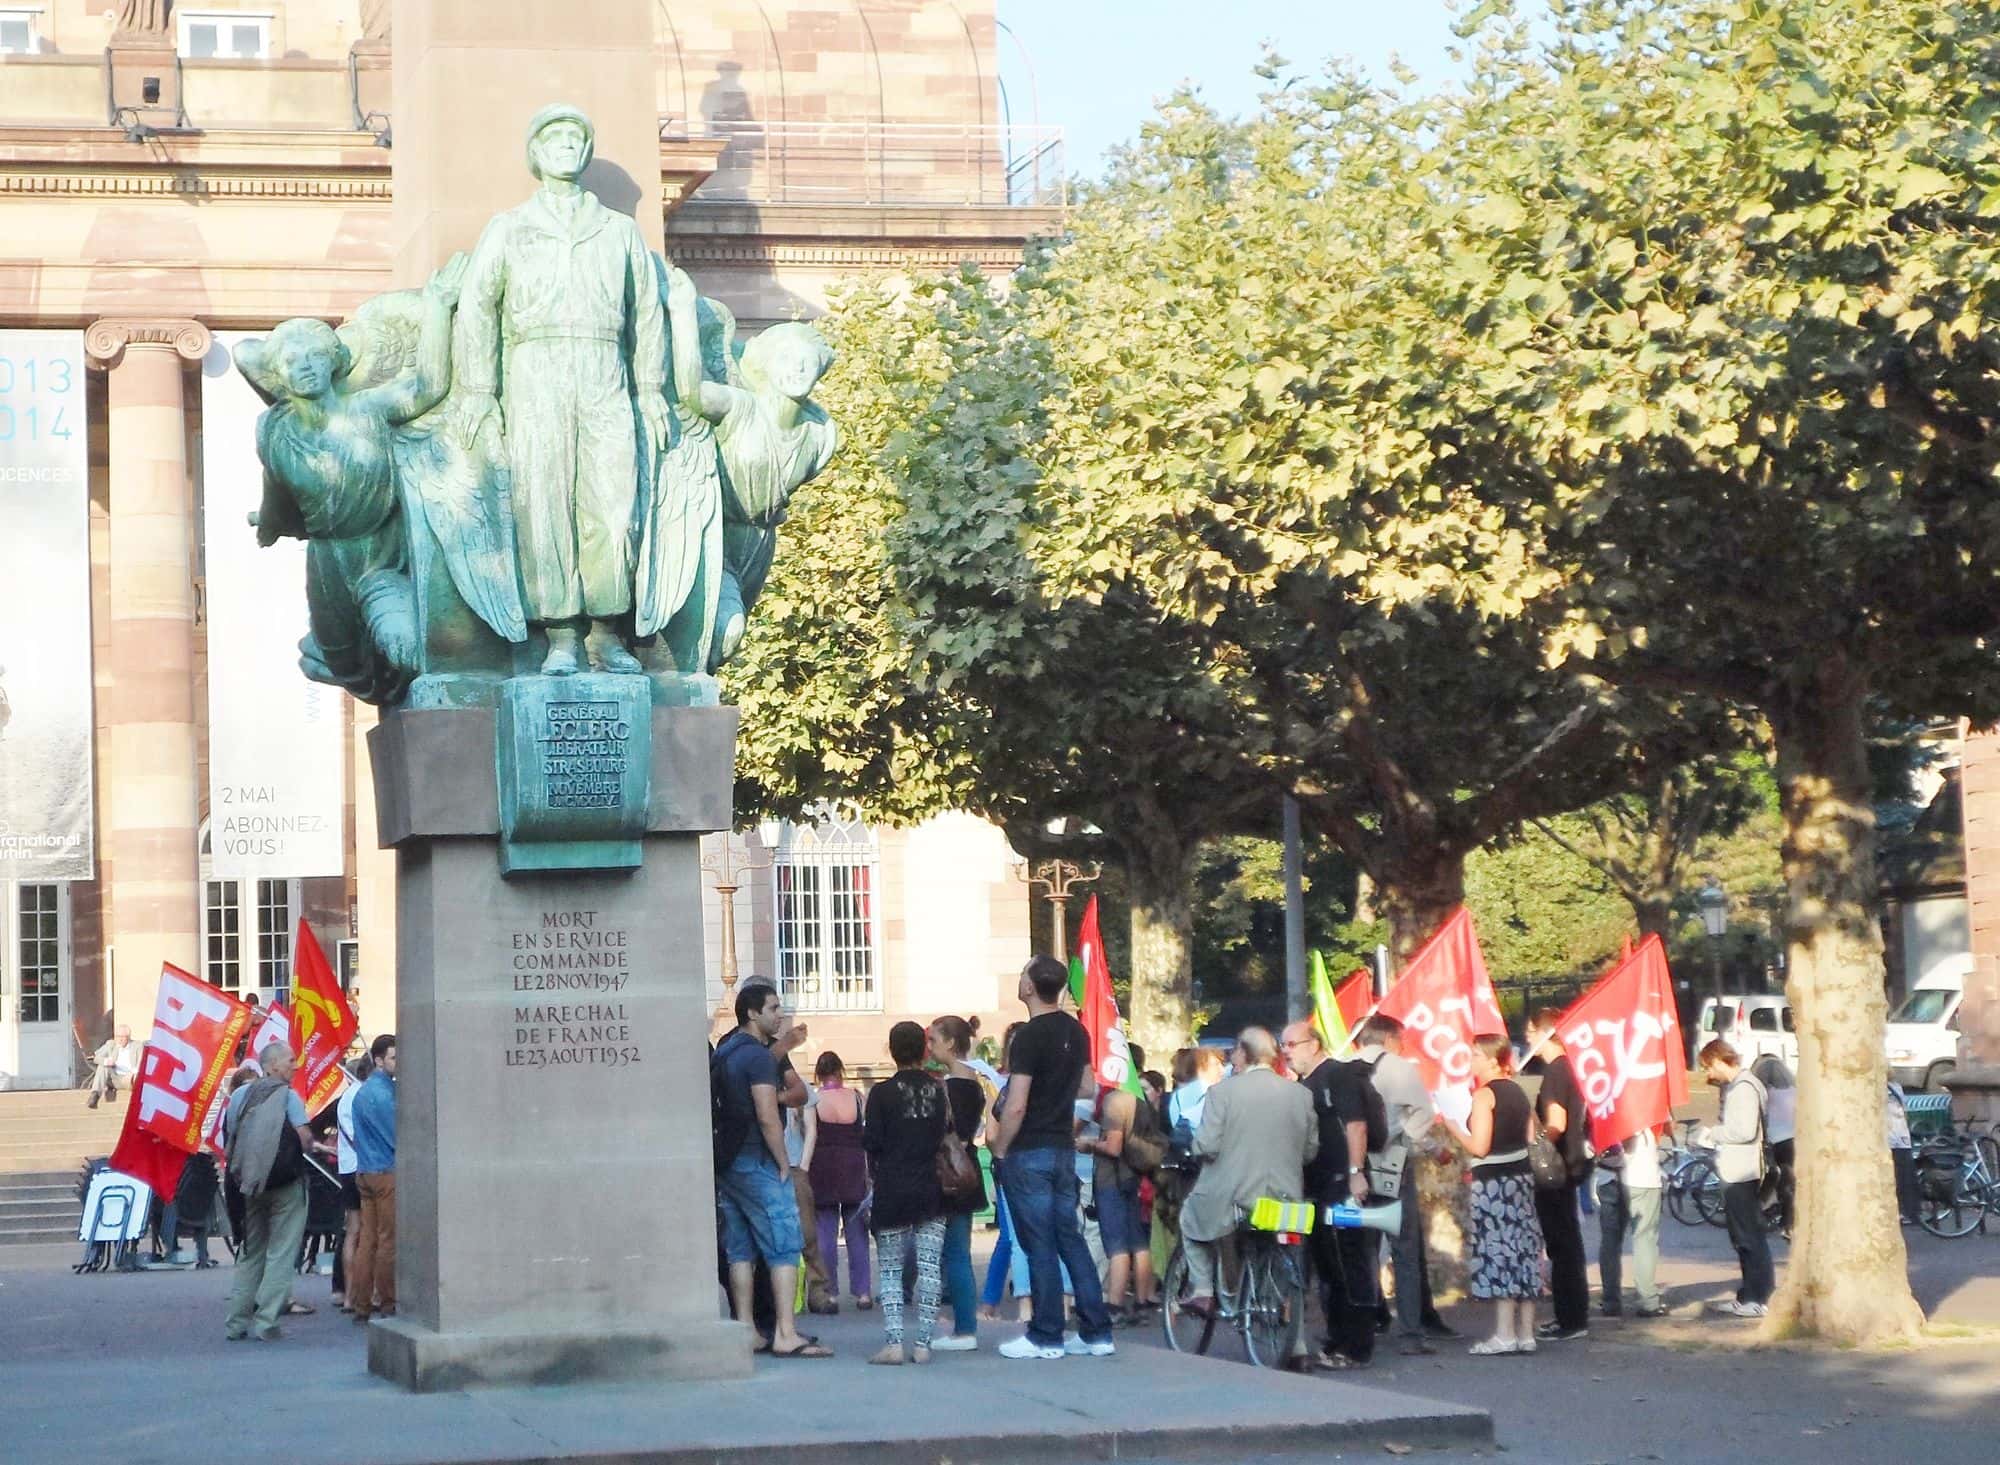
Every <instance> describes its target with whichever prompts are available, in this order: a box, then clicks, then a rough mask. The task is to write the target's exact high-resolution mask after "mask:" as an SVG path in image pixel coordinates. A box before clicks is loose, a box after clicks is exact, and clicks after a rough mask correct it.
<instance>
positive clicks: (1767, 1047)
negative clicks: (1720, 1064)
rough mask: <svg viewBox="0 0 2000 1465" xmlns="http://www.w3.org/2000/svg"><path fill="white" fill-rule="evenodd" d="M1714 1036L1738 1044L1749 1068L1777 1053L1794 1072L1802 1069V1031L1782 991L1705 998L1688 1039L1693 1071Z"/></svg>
mask: <svg viewBox="0 0 2000 1465" xmlns="http://www.w3.org/2000/svg"><path fill="white" fill-rule="evenodd" d="M1712 1038H1721V1039H1723V1040H1724V1041H1725V1042H1727V1043H1728V1044H1729V1046H1730V1047H1732V1048H1734V1049H1735V1050H1736V1051H1737V1053H1738V1054H1739V1055H1740V1056H1741V1057H1742V1059H1743V1065H1744V1067H1746V1068H1747V1067H1749V1066H1750V1065H1751V1064H1752V1063H1755V1062H1756V1061H1757V1060H1758V1059H1759V1058H1762V1057H1763V1056H1764V1055H1765V1054H1766V1053H1773V1054H1776V1055H1777V1056H1778V1057H1779V1058H1781V1059H1783V1060H1784V1063H1785V1066H1786V1067H1787V1068H1789V1069H1791V1070H1792V1072H1794V1073H1797V1072H1798V1070H1799V1035H1798V1032H1797V1030H1796V1029H1795V1028H1794V1027H1793V1024H1792V1004H1791V1003H1789V1002H1787V1001H1786V1000H1785V999H1784V997H1783V996H1782V995H1780V994H1778V993H1775V992H1756V993H1744V994H1742V995H1740V996H1736V997H1722V998H1719V999H1718V998H1715V997H1710V998H1707V999H1705V1000H1704V1001H1703V1002H1702V1004H1701V1014H1700V1016H1699V1017H1698V1018H1696V1020H1695V1025H1694V1034H1693V1036H1692V1037H1691V1038H1689V1040H1688V1071H1689V1072H1694V1071H1695V1070H1697V1069H1699V1068H1700V1067H1701V1058H1700V1053H1701V1050H1702V1049H1703V1048H1706V1047H1707V1046H1708V1044H1709V1040H1710V1039H1712Z"/></svg>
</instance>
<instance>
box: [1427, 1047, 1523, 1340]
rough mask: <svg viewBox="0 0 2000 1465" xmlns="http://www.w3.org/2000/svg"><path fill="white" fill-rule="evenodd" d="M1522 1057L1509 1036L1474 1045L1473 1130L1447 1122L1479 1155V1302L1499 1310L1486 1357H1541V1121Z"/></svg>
mask: <svg viewBox="0 0 2000 1465" xmlns="http://www.w3.org/2000/svg"><path fill="white" fill-rule="evenodd" d="M1513 1073H1514V1050H1513V1048H1512V1046H1511V1045H1510V1044H1509V1043H1508V1042H1507V1039H1506V1037H1505V1035H1504V1034H1498V1033H1485V1034H1481V1035H1480V1036H1479V1037H1476V1038H1474V1039H1473V1040H1472V1074H1473V1077H1474V1078H1476V1079H1478V1080H1479V1085H1480V1086H1479V1091H1478V1092H1477V1093H1476V1094H1474V1095H1473V1096H1472V1113H1471V1115H1470V1116H1469V1117H1468V1118H1467V1120H1466V1123H1465V1127H1464V1128H1460V1127H1459V1126H1458V1125H1457V1124H1456V1123H1454V1122H1453V1121H1452V1120H1451V1119H1450V1118H1448V1117H1446V1116H1444V1115H1440V1116H1439V1117H1440V1118H1442V1119H1444V1122H1445V1124H1446V1125H1447V1126H1448V1127H1449V1128H1450V1129H1451V1131H1452V1133H1453V1134H1454V1135H1456V1136H1457V1138H1458V1142H1459V1143H1460V1144H1461V1145H1463V1146H1465V1150H1466V1153H1467V1154H1469V1155H1470V1156H1472V1284H1471V1288H1472V1295H1473V1296H1474V1297H1478V1298H1484V1299H1488V1300H1490V1301H1491V1302H1492V1303H1493V1311H1494V1326H1493V1336H1492V1337H1490V1338H1488V1339H1486V1340H1485V1341H1484V1342H1480V1343H1475V1344H1473V1345H1472V1351H1473V1352H1474V1353H1476V1354H1479V1355H1480V1356H1482V1357H1491V1356H1493V1355H1495V1354H1505V1353H1533V1352H1534V1351H1535V1299H1536V1298H1537V1297H1539V1296H1540V1295H1541V1290H1542V1228H1541V1223H1540V1222H1539V1221H1538V1220H1536V1216H1535V1176H1534V1172H1533V1170H1532V1169H1530V1168H1529V1165H1528V1133H1529V1126H1530V1125H1531V1124H1532V1123H1533V1115H1532V1111H1531V1108H1530V1106H1529V1103H1528V1096H1527V1095H1526V1094H1525V1093H1523V1092H1522V1091H1521V1086H1520V1085H1519V1084H1517V1083H1515V1082H1514V1079H1513Z"/></svg>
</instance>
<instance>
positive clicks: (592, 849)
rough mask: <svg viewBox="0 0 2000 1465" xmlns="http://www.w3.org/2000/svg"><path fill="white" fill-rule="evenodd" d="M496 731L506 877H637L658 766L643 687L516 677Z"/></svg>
mask: <svg viewBox="0 0 2000 1465" xmlns="http://www.w3.org/2000/svg"><path fill="white" fill-rule="evenodd" d="M494 731H495V743H496V746H495V748H494V759H495V766H496V768H497V769H498V771H499V780H500V870H501V873H503V874H514V873H515V872H517V871H523V870H618V869H635V868H637V866H638V865H639V862H640V853H641V850H642V847H643V846H642V844H641V841H642V839H643V838H644V836H645V833H646V812H647V807H648V804H649V802H650V800H651V796H652V765H653V741H652V735H653V699H652V696H651V694H650V692H649V690H648V688H647V686H646V681H645V679H644V678H643V677H637V676H631V675H621V674H613V673H604V672H585V673H582V674H580V675H573V676H560V677H553V676H528V677H514V678H512V679H511V680H509V681H508V682H507V683H506V686H505V687H504V689H503V690H502V692H501V695H500V707H499V714H498V716H497V717H496V718H495V719H494Z"/></svg>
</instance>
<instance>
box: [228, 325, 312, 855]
mask: <svg viewBox="0 0 2000 1465" xmlns="http://www.w3.org/2000/svg"><path fill="white" fill-rule="evenodd" d="M242 339H243V335H242V333H240V332H232V331H218V332H216V334H215V345H214V346H213V347H212V348H211V349H210V351H209V353H208V357H207V359H206V360H204V361H203V362H202V364H201V472H202V503H203V509H202V545H203V552H204V559H205V563H206V569H207V584H208V595H207V608H208V799H209V802H208V832H209V852H210V854H211V856H212V858H213V860H214V874H215V878H216V879H219V880H281V879H306V878H310V877H312V876H316V875H338V874H341V873H342V868H343V859H342V841H341V811H342V805H343V803H344V800H345V797H346V782H345V769H344V758H343V751H344V750H343V739H342V735H341V724H342V718H343V716H344V712H343V708H342V705H341V702H342V697H343V695H344V694H343V693H341V692H340V691H338V690H336V689H335V688H333V687H327V686H322V685H321V684H320V683H318V682H309V681H307V680H306V678H305V673H303V672H301V671H300V670H299V641H300V640H301V639H302V638H303V637H304V636H305V634H306V546H305V541H303V540H299V539H280V540H279V541H278V542H277V543H276V544H273V545H272V546H270V547H269V548H268V549H264V548H259V547H258V544H257V531H256V530H255V529H254V528H252V527H251V525H250V515H251V514H252V513H254V512H255V511H256V509H257V507H258V505H259V504H260V503H261V502H262V500H263V496H264V468H263V465H262V464H261V463H259V462H258V461H257V417H258V414H259V413H261V412H262V411H263V410H264V403H263V402H262V400H260V399H259V397H258V396H257V393H256V392H255V391H253V390H252V389H251V387H250V384H249V383H248V382H247V381H245V380H244V379H243V378H242V376H241V375H239V374H238V373H237V370H236V368H235V367H234V366H233V365H232V364H231V363H230V359H229V357H230V352H231V351H232V350H234V349H235V346H236V344H237V342H239V341H241V340H242Z"/></svg>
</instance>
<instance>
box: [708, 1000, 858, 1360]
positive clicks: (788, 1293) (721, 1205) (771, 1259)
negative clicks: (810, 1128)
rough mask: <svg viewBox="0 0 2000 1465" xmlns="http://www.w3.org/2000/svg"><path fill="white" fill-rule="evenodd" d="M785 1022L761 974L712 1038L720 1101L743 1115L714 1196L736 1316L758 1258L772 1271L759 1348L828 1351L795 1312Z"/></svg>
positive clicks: (800, 1233) (797, 1237) (820, 1354)
mask: <svg viewBox="0 0 2000 1465" xmlns="http://www.w3.org/2000/svg"><path fill="white" fill-rule="evenodd" d="M784 1027H785V1013H784V1007H783V1004H781V1003H780V1002H779V1001H778V994H777V992H776V990H775V989H773V988H772V987H770V986H769V985H768V984H766V983H762V982H746V983H744V984H743V985H742V986H741V987H739V988H737V990H736V1031H735V1032H733V1033H731V1034H730V1035H729V1036H728V1037H726V1038H724V1039H723V1040H722V1042H721V1043H720V1044H719V1045H717V1047H716V1050H715V1060H714V1066H715V1068H716V1070H717V1076H718V1082H719V1084H720V1086H721V1090H722V1094H721V1100H722V1104H723V1107H724V1109H725V1110H726V1111H729V1112H732V1113H734V1114H736V1115H739V1116H744V1117H746V1118H747V1120H748V1123H747V1125H745V1127H744V1135H743V1142H742V1145H741V1147H740V1148H738V1150H737V1152H736V1155H735V1158H734V1159H733V1160H728V1161H727V1163H723V1162H722V1161H723V1157H721V1156H718V1163H717V1166H716V1176H715V1204H716V1209H717V1211H718V1212H719V1213H720V1216H721V1220H722V1253H723V1259H724V1260H725V1261H726V1262H728V1264H729V1294H730V1298H731V1301H732V1302H733V1303H734V1304H735V1308H736V1316H737V1317H739V1318H745V1319H747V1318H749V1317H750V1316H751V1315H752V1312H753V1307H754V1298H753V1293H754V1291H755V1287H756V1274H757V1263H758V1262H759V1261H762V1262H763V1263H764V1265H765V1266H766V1267H767V1268H768V1269H769V1271H770V1275H771V1306H772V1310H773V1314H774V1318H775V1322H774V1325H773V1327H772V1329H771V1336H770V1338H769V1339H768V1340H765V1339H760V1340H759V1342H758V1352H760V1353H770V1354H772V1355H773V1356H774V1357H778V1358H829V1357H831V1356H832V1354H831V1352H830V1351H829V1350H827V1349H825V1348H822V1347H821V1346H820V1345H819V1344H818V1343H815V1342H813V1341H812V1340H811V1339H809V1338H805V1337H802V1336H800V1334H799V1331H798V1325H797V1320H796V1318H795V1316H794V1314H793V1304H794V1302H795V1301H796V1291H797V1288H798V1280H799V1254H800V1252H801V1251H803V1250H804V1248H805V1232H804V1230H803V1229H802V1228H801V1227H800V1225H799V1206H798V1200H797V1197H796V1194H795V1192H794V1191H793V1188H792V1176H791V1163H790V1160H789V1158H788V1157H787V1154H786V1151H785V1127H784V1123H783V1121H782V1120H781V1119H780V1118H779V1117H778V1085H779V1078H778V1061H777V1059H776V1057H774V1056H773V1054H772V1052H771V1044H772V1042H773V1041H774V1040H775V1039H776V1038H777V1036H778V1034H779V1033H781V1032H782V1031H784Z"/></svg>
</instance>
